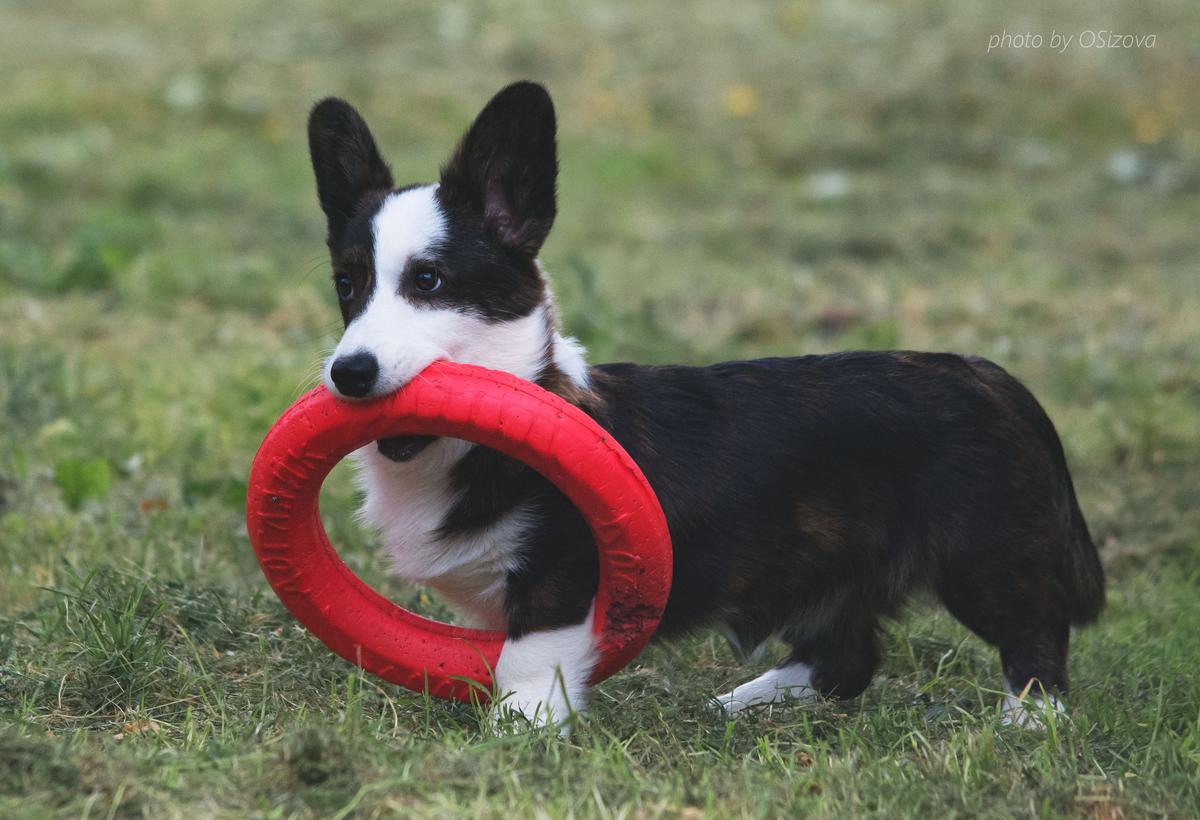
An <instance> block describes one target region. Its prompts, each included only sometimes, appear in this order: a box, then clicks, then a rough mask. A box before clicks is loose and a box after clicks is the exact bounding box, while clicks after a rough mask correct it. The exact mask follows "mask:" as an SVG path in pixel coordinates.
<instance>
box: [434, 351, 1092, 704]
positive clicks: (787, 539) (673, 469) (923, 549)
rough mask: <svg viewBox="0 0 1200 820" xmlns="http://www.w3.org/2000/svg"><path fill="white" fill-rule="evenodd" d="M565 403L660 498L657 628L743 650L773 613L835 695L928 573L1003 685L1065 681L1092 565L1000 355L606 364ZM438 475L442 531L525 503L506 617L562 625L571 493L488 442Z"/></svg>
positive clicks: (1052, 441)
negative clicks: (519, 562) (663, 593)
mask: <svg viewBox="0 0 1200 820" xmlns="http://www.w3.org/2000/svg"><path fill="white" fill-rule="evenodd" d="M573 398H574V399H575V400H576V401H577V402H580V398H579V396H578V395H576V396H574V397H573ZM580 403H581V404H582V406H583V408H584V409H585V410H587V411H588V412H589V413H590V414H591V415H593V416H594V417H595V418H596V419H597V420H598V421H599V422H600V423H601V424H602V425H604V426H605V427H606V428H607V429H608V430H609V431H610V432H611V433H612V434H613V436H614V437H615V438H616V439H617V440H618V441H619V442H620V443H621V445H622V446H623V447H625V449H626V450H628V452H629V453H630V455H632V456H633V458H634V460H635V461H636V462H637V463H638V465H639V466H640V467H641V468H642V470H643V471H644V472H645V474H646V477H647V478H648V479H649V481H650V483H651V485H652V486H653V487H654V489H655V491H656V493H657V494H658V497H659V499H660V501H661V502H662V505H663V509H664V511H665V513H666V516H667V522H668V525H669V527H670V530H671V537H672V542H673V545H674V550H675V573H674V580H673V585H672V590H671V597H670V601H669V603H668V605H667V610H666V613H665V614H664V617H663V621H662V625H661V627H660V632H659V634H660V635H666V636H670V635H675V634H679V633H681V632H684V631H687V630H689V629H692V628H695V627H697V626H702V625H706V624H713V623H715V622H722V623H724V624H726V625H728V627H729V628H730V630H731V631H732V632H733V634H734V635H735V636H736V638H737V639H738V640H739V641H740V642H741V643H742V644H743V645H744V646H745V647H746V648H747V649H748V648H752V647H753V646H754V645H755V644H757V643H759V642H761V641H762V640H764V639H765V638H767V637H768V636H769V635H771V634H773V633H776V632H779V633H781V634H782V636H783V637H784V638H785V640H787V641H788V643H789V644H790V645H791V646H792V657H791V658H789V660H800V661H803V662H805V663H808V664H810V665H812V666H813V667H814V684H815V685H816V686H817V687H818V688H819V689H820V690H821V691H823V692H826V693H828V694H837V695H841V696H847V697H848V696H854V695H857V694H858V693H859V692H861V691H862V689H863V688H865V687H866V685H867V683H868V682H869V681H870V679H871V676H872V674H873V672H874V669H875V665H876V663H877V661H878V657H879V656H878V651H879V650H878V645H877V630H878V626H879V619H880V617H881V616H885V615H892V614H895V613H896V612H897V610H898V608H899V607H900V605H901V604H902V603H903V602H904V600H905V599H906V598H907V597H908V596H909V595H910V594H912V593H914V592H918V591H930V592H933V593H934V594H936V595H937V596H938V597H939V598H940V599H941V600H942V601H943V602H944V603H945V605H946V606H947V608H949V609H950V611H951V612H952V613H953V614H954V615H955V617H957V618H958V619H959V620H961V621H962V622H963V623H964V624H966V625H967V626H968V627H969V628H971V629H972V630H973V631H975V632H976V633H977V634H978V635H980V636H981V637H982V638H984V639H985V640H987V641H988V642H990V643H992V644H993V645H995V646H997V647H998V648H999V649H1000V652H1001V656H1002V659H1003V662H1004V667H1005V672H1006V675H1007V677H1008V679H1009V681H1010V683H1011V684H1012V685H1013V687H1014V688H1016V689H1018V690H1019V689H1021V688H1023V687H1024V686H1025V684H1026V683H1027V682H1028V681H1029V680H1031V679H1036V680H1037V681H1038V682H1040V684H1041V685H1042V686H1044V687H1045V688H1046V689H1047V690H1059V691H1063V690H1065V689H1066V687H1067V669H1066V653H1067V642H1068V636H1069V628H1070V626H1071V625H1072V624H1080V623H1086V622H1087V621H1090V620H1091V619H1093V618H1094V617H1095V616H1096V615H1097V613H1098V612H1099V610H1100V608H1101V606H1102V604H1103V598H1104V580H1103V572H1102V570H1101V567H1100V563H1099V559H1098V557H1097V555H1096V550H1095V547H1094V546H1093V545H1092V542H1091V539H1090V537H1089V536H1088V531H1087V526H1086V524H1085V523H1084V520H1083V516H1082V514H1081V513H1080V511H1079V506H1078V504H1077V503H1076V500H1075V494H1074V490H1073V487H1072V484H1071V478H1070V475H1069V473H1068V471H1067V466H1066V463H1065V461H1064V458H1063V453H1062V449H1061V447H1060V445H1059V442H1058V437H1057V436H1056V434H1055V433H1054V429H1053V427H1052V425H1051V423H1050V421H1049V419H1048V418H1047V417H1046V415H1045V413H1044V412H1043V411H1042V409H1041V407H1040V406H1039V405H1038V403H1037V401H1036V400H1035V399H1034V398H1033V396H1032V395H1031V394H1030V393H1029V392H1028V391H1027V390H1026V389H1025V388H1024V387H1023V386H1022V385H1021V384H1020V383H1019V382H1017V381H1016V380H1015V379H1013V378H1012V377H1011V376H1009V375H1008V374H1007V373H1005V372H1004V371H1003V370H1002V369H1001V368H999V367H997V366H996V365H994V364H992V363H990V362H987V361H985V360H982V359H978V358H964V357H960V356H955V355H950V354H929V353H909V352H895V353H875V352H863V353H843V354H834V355H828V356H807V357H803V358H794V359H764V360H759V361H751V362H727V363H724V364H719V365H714V366H711V367H704V368H689V367H643V366H638V365H632V364H612V365H601V366H598V367H595V368H593V369H592V392H591V394H590V395H589V396H588V397H587V398H586V399H585V400H583V401H581V402H580ZM455 477H456V480H457V483H458V486H459V487H460V488H461V489H462V490H463V496H462V499H461V500H460V502H459V505H458V506H457V507H456V508H455V511H454V512H452V513H451V516H450V517H449V518H448V519H447V521H446V522H445V525H444V526H445V528H446V529H447V530H452V531H454V532H456V533H461V532H463V531H468V530H472V529H475V528H477V527H484V526H487V525H489V524H490V523H492V522H493V521H494V520H495V519H496V518H498V517H499V516H500V515H503V514H504V513H505V512H507V511H508V510H510V509H511V508H512V507H513V506H514V505H516V504H518V503H525V504H528V503H532V504H533V505H534V506H535V507H536V509H538V510H539V511H541V513H542V515H541V516H540V518H539V522H538V525H537V526H536V528H535V529H534V531H533V532H532V533H530V534H529V537H528V540H527V561H526V569H523V570H522V571H520V572H516V573H513V574H512V575H511V576H510V584H509V597H508V606H509V610H510V618H511V624H510V631H511V633H512V634H513V635H514V636H519V635H520V634H522V633H524V632H526V631H531V630H537V629H545V628H549V627H555V626H563V625H566V624H570V623H578V622H579V620H581V619H582V618H583V617H584V616H585V615H586V611H587V608H588V605H589V604H590V601H591V597H592V595H593V594H594V592H595V589H596V583H597V569H596V558H595V547H594V544H593V542H592V539H591V535H590V532H589V531H588V530H587V527H586V525H585V524H584V523H583V521H582V520H581V519H580V517H579V515H578V513H577V512H575V510H574V509H573V508H572V507H571V506H570V504H569V502H567V501H566V499H565V498H564V497H563V496H562V495H561V494H560V493H558V491H557V490H555V489H554V488H552V487H551V486H550V485H549V484H547V483H546V482H545V480H544V479H541V478H540V476H538V475H537V474H535V473H533V471H531V470H528V469H527V468H524V467H523V466H522V465H520V464H517V463H515V462H512V461H510V460H508V459H506V458H504V457H503V456H500V455H498V454H496V453H494V452H491V451H488V450H483V449H477V450H476V451H474V452H473V453H472V454H471V455H470V456H468V457H467V458H466V459H464V460H463V461H462V462H461V463H460V464H459V466H458V468H457V470H456V472H455Z"/></svg>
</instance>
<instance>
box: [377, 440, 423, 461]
mask: <svg viewBox="0 0 1200 820" xmlns="http://www.w3.org/2000/svg"><path fill="white" fill-rule="evenodd" d="M437 440H438V437H437V436H392V437H391V438H381V439H379V441H377V442H375V444H376V445H377V446H378V447H379V454H380V455H381V456H383V457H384V458H387V459H391V460H392V461H398V462H404V461H412V460H413V459H414V458H416V457H417V456H419V455H420V454H421V452H422V451H423V450H424V449H425V448H426V447H428V446H429V445H430V444H433V443H434V442H435V441H437Z"/></svg>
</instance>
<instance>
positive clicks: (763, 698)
mask: <svg viewBox="0 0 1200 820" xmlns="http://www.w3.org/2000/svg"><path fill="white" fill-rule="evenodd" d="M811 676H812V670H811V669H810V668H809V667H808V666H806V665H805V664H802V663H793V664H788V665H787V666H777V667H775V668H774V669H769V670H767V671H766V672H764V673H763V674H761V675H759V676H758V677H757V678H755V679H754V680H752V681H747V682H746V683H743V684H742V685H741V686H738V687H736V688H735V689H733V690H732V691H730V692H726V693H725V694H723V695H717V696H716V697H715V698H712V699H710V701H709V705H711V706H712V707H713V708H715V709H720V710H721V711H723V712H724V713H725V714H726V715H728V716H729V717H734V716H736V715H737V714H739V713H740V712H742V711H744V710H746V709H749V708H751V707H755V706H766V705H769V704H773V703H783V702H784V701H790V702H801V703H811V702H812V701H814V700H816V698H817V692H816V690H815V689H813V688H812V685H811V683H810V679H811Z"/></svg>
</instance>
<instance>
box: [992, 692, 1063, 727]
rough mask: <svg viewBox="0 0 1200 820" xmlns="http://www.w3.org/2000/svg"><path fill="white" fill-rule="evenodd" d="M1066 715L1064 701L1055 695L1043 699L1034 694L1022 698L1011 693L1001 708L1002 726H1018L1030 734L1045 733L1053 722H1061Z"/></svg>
mask: <svg viewBox="0 0 1200 820" xmlns="http://www.w3.org/2000/svg"><path fill="white" fill-rule="evenodd" d="M1065 715H1066V709H1065V708H1064V707H1063V705H1062V701H1060V700H1059V699H1058V698H1056V697H1054V695H1047V696H1046V697H1045V698H1042V697H1041V696H1039V695H1033V694H1025V695H1024V696H1022V695H1014V694H1011V693H1009V694H1005V696H1004V702H1003V704H1002V705H1001V707H1000V725H1001V726H1016V727H1017V728H1018V729H1025V730H1027V731H1030V732H1044V731H1046V726H1047V725H1048V724H1049V723H1050V722H1051V721H1055V720H1061V719H1062V718H1063V717H1064V716H1065Z"/></svg>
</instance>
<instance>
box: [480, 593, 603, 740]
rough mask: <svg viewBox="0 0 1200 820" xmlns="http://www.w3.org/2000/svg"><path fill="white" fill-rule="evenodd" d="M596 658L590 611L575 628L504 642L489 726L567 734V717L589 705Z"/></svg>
mask: <svg viewBox="0 0 1200 820" xmlns="http://www.w3.org/2000/svg"><path fill="white" fill-rule="evenodd" d="M596 657H597V653H596V640H595V635H594V634H593V633H592V615H591V613H589V614H588V617H587V620H585V621H584V622H583V623H581V624H578V625H575V626H567V627H562V628H560V629H549V630H546V631H544V632H531V633H529V634H527V635H523V636H521V637H520V638H516V639H510V640H508V641H506V642H505V644H504V648H503V649H502V650H501V652H500V660H499V661H498V662H497V663H496V688H497V689H498V690H499V691H500V693H501V699H500V700H499V702H498V703H497V704H496V705H495V706H494V707H493V709H492V721H493V724H494V725H495V726H497V727H498V728H510V727H511V728H514V729H521V728H524V727H534V728H540V727H543V726H551V725H553V726H557V727H558V728H559V734H564V735H565V734H567V733H568V732H570V730H571V729H570V723H571V718H572V717H573V716H574V715H575V713H577V712H581V711H583V707H584V705H585V704H586V702H587V692H588V679H589V678H590V677H591V675H592V667H594V666H595V664H596ZM513 718H515V720H513Z"/></svg>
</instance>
